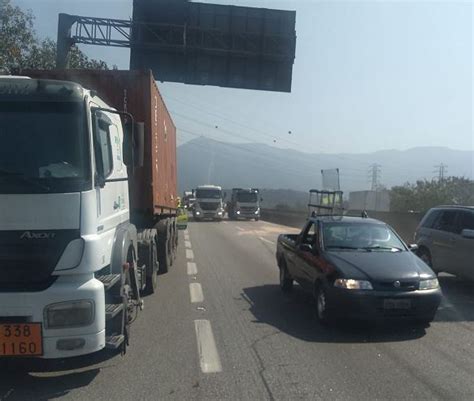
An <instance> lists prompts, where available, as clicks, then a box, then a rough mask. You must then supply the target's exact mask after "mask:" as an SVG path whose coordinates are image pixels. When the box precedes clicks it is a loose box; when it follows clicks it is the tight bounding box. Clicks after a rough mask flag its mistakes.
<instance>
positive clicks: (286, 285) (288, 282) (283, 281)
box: [280, 261, 293, 292]
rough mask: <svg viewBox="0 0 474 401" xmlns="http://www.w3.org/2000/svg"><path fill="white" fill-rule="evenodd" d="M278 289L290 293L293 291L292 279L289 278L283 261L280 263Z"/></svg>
mask: <svg viewBox="0 0 474 401" xmlns="http://www.w3.org/2000/svg"><path fill="white" fill-rule="evenodd" d="M280 288H281V290H282V291H283V292H290V291H291V290H292V289H293V279H292V278H291V277H290V275H289V273H288V268H287V267H286V262H284V261H283V262H281V263H280Z"/></svg>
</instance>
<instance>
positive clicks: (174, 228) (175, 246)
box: [171, 217, 178, 262]
mask: <svg viewBox="0 0 474 401" xmlns="http://www.w3.org/2000/svg"><path fill="white" fill-rule="evenodd" d="M171 227H172V236H171V240H172V241H171V245H172V260H173V262H174V261H175V260H176V256H177V255H178V226H177V224H176V218H175V217H173V218H172V219H171Z"/></svg>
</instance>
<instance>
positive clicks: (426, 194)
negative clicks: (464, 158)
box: [390, 177, 474, 212]
mask: <svg viewBox="0 0 474 401" xmlns="http://www.w3.org/2000/svg"><path fill="white" fill-rule="evenodd" d="M438 205H474V181H473V180H470V179H468V178H464V177H449V178H447V179H444V180H442V181H435V180H433V181H428V180H424V181H417V182H416V184H409V183H406V184H405V185H403V186H397V187H393V188H392V189H391V191H390V208H391V209H392V210H393V211H402V212H406V211H408V210H414V211H421V212H424V211H426V210H428V209H430V208H432V207H434V206H438Z"/></svg>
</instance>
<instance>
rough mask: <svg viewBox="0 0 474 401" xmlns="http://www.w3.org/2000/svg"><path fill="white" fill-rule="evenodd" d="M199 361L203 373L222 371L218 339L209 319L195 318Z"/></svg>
mask: <svg viewBox="0 0 474 401" xmlns="http://www.w3.org/2000/svg"><path fill="white" fill-rule="evenodd" d="M194 328H195V329H196V338H197V346H198V354H199V363H200V364H201V370H202V372H203V373H217V372H222V365H221V359H220V358H219V353H218V352H217V347H216V341H215V340H214V334H213V333H212V327H211V322H210V321H209V320H195V321H194Z"/></svg>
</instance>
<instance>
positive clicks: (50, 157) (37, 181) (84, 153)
mask: <svg viewBox="0 0 474 401" xmlns="http://www.w3.org/2000/svg"><path fill="white" fill-rule="evenodd" d="M87 149H88V148H87V129H86V119H85V116H84V105H83V103H81V102H61V103H60V102H47V101H44V102H42V101H37V102H28V101H17V102H5V101H2V102H0V182H1V185H0V193H30V192H57V191H71V192H74V191H80V190H83V189H84V184H85V183H86V181H90V177H89V176H90V168H89V162H88V161H89V157H88V150H87Z"/></svg>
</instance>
